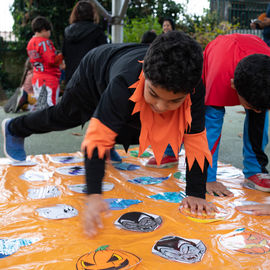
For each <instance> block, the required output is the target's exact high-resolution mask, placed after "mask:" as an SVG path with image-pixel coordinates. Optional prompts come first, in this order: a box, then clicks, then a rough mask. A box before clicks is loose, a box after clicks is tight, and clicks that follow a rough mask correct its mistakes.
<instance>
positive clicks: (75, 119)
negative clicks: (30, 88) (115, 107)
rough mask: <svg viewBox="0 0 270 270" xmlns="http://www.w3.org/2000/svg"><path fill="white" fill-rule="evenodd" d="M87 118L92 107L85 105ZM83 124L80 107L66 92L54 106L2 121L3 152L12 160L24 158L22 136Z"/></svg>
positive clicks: (90, 113)
mask: <svg viewBox="0 0 270 270" xmlns="http://www.w3.org/2000/svg"><path fill="white" fill-rule="evenodd" d="M87 109H88V110H89V111H84V112H83V113H84V114H89V118H90V117H91V115H92V113H93V108H90V106H89V108H88V107H87ZM82 124H84V121H83V120H82V111H81V108H80V107H78V106H76V105H75V104H74V100H73V96H72V95H71V94H68V93H66V95H64V96H63V98H62V99H61V102H59V103H58V104H57V105H56V106H53V107H50V108H48V109H44V110H40V111H36V112H34V113H29V114H25V115H22V116H20V117H16V118H14V119H5V120H4V121H3V122H2V132H3V137H4V153H5V155H6V156H7V157H9V158H10V159H12V160H14V161H20V160H25V158H26V154H25V151H24V138H25V137H27V136H30V135H32V134H41V133H47V132H50V131H59V130H66V129H69V128H73V127H76V126H79V125H82Z"/></svg>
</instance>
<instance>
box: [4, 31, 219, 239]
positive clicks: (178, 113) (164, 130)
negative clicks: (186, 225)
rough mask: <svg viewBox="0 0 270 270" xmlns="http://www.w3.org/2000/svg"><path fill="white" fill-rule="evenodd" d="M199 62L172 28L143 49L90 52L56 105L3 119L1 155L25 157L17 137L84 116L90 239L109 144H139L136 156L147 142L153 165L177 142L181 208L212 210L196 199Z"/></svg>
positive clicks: (205, 156) (200, 168)
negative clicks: (182, 167) (183, 167)
mask: <svg viewBox="0 0 270 270" xmlns="http://www.w3.org/2000/svg"><path fill="white" fill-rule="evenodd" d="M140 60H143V62H142V61H140ZM202 64H203V57H202V49H201V47H200V45H199V44H198V43H197V42H196V41H195V40H194V39H192V38H191V37H189V36H188V35H186V34H185V33H182V32H177V31H172V32H169V33H166V34H163V35H160V36H158V37H157V38H156V39H155V40H154V41H153V43H152V44H151V45H150V47H149V46H148V45H143V44H108V45H102V46H100V47H97V48H95V49H93V50H91V51H90V52H89V53H88V54H87V55H86V56H85V57H84V58H83V60H82V61H81V63H80V65H79V67H78V68H77V70H76V71H75V73H74V74H73V76H72V78H71V80H70V81H69V83H68V85H67V88H66V90H65V93H64V95H63V97H62V99H61V101H60V102H59V103H58V104H57V105H56V106H54V107H51V108H48V109H45V110H42V111H37V112H35V113H30V114H28V115H23V116H21V117H17V118H14V119H11V120H10V119H6V120H4V121H3V123H2V129H3V135H4V152H5V154H6V155H7V156H8V157H9V158H11V159H13V160H25V158H26V154H25V151H24V146H23V145H24V138H25V137H27V136H30V135H31V134H37V133H46V132H50V131H56V130H65V129H68V128H73V127H76V126H78V125H82V124H84V123H85V122H86V121H88V120H89V119H90V123H89V126H88V129H87V132H86V135H85V138H84V141H83V143H82V151H84V152H85V170H86V183H87V192H88V196H87V199H86V202H87V203H86V208H85V213H84V217H85V226H86V232H87V233H88V235H90V236H92V235H95V234H96V233H97V227H101V226H102V222H101V217H100V214H101V213H102V212H105V211H107V210H108V206H107V204H106V203H105V201H104V200H103V198H102V194H101V186H102V179H103V177H104V172H105V160H106V158H108V156H109V152H110V149H112V148H113V146H114V144H115V143H121V144H123V146H124V147H125V149H128V147H129V145H130V144H137V143H140V154H142V153H143V151H144V150H145V149H146V148H147V147H148V146H149V145H151V147H152V149H153V152H154V155H155V157H156V159H157V162H158V163H159V162H160V161H161V159H162V156H163V153H164V151H165V148H166V146H167V145H168V144H170V145H171V146H172V149H173V151H174V153H178V151H179V148H180V145H181V143H182V141H183V139H184V143H185V149H186V162H187V172H186V177H187V185H186V194H187V195H188V196H187V198H185V199H184V200H183V204H184V207H189V208H190V209H191V211H192V212H193V213H198V214H201V213H202V211H203V210H205V211H206V212H207V213H208V214H209V213H211V212H213V211H215V210H216V208H215V206H213V205H212V204H209V203H208V202H206V201H205V199H204V198H205V181H206V177H207V175H206V174H207V167H208V164H209V162H211V154H210V151H209V148H208V144H207V138H206V132H205V127H204V96H205V92H204V88H203V85H202V81H201V72H202ZM195 87H196V89H195Z"/></svg>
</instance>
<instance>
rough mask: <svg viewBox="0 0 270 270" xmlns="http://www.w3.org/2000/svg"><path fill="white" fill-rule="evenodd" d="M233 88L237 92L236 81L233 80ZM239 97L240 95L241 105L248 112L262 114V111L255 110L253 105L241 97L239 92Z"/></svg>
mask: <svg viewBox="0 0 270 270" xmlns="http://www.w3.org/2000/svg"><path fill="white" fill-rule="evenodd" d="M231 87H232V88H233V89H235V90H236V88H235V85H234V80H233V79H231ZM236 91H237V90H236ZM237 95H238V98H239V101H240V104H241V105H242V106H243V107H244V108H245V109H247V110H252V111H254V112H256V113H260V112H261V111H259V110H256V109H254V108H253V106H252V105H251V104H249V103H248V102H247V101H246V100H245V99H244V98H243V97H242V96H240V95H239V94H238V92H237Z"/></svg>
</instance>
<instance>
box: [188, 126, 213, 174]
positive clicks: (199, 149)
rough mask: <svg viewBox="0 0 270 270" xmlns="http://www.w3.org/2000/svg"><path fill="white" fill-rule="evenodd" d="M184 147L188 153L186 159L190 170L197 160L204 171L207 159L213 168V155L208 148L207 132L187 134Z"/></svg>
mask: <svg viewBox="0 0 270 270" xmlns="http://www.w3.org/2000/svg"><path fill="white" fill-rule="evenodd" d="M184 146H185V151H186V157H187V160H188V165H189V170H190V169H191V168H192V166H193V163H194V161H195V159H196V160H197V162H198V164H199V166H200V168H201V170H202V171H203V168H204V160H205V158H206V159H207V160H208V162H209V164H210V165H211V166H212V155H211V152H210V150H209V147H208V141H207V137H206V130H204V131H202V132H200V133H196V134H185V135H184Z"/></svg>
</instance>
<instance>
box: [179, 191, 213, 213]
mask: <svg viewBox="0 0 270 270" xmlns="http://www.w3.org/2000/svg"><path fill="white" fill-rule="evenodd" d="M182 205H183V207H184V208H186V209H190V212H191V213H192V214H194V215H199V216H200V215H202V214H203V210H204V211H205V212H206V214H208V215H213V213H215V212H217V208H216V206H215V205H214V204H212V203H209V202H207V201H206V200H204V199H201V198H198V197H193V196H188V197H186V198H184V199H183V201H182Z"/></svg>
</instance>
